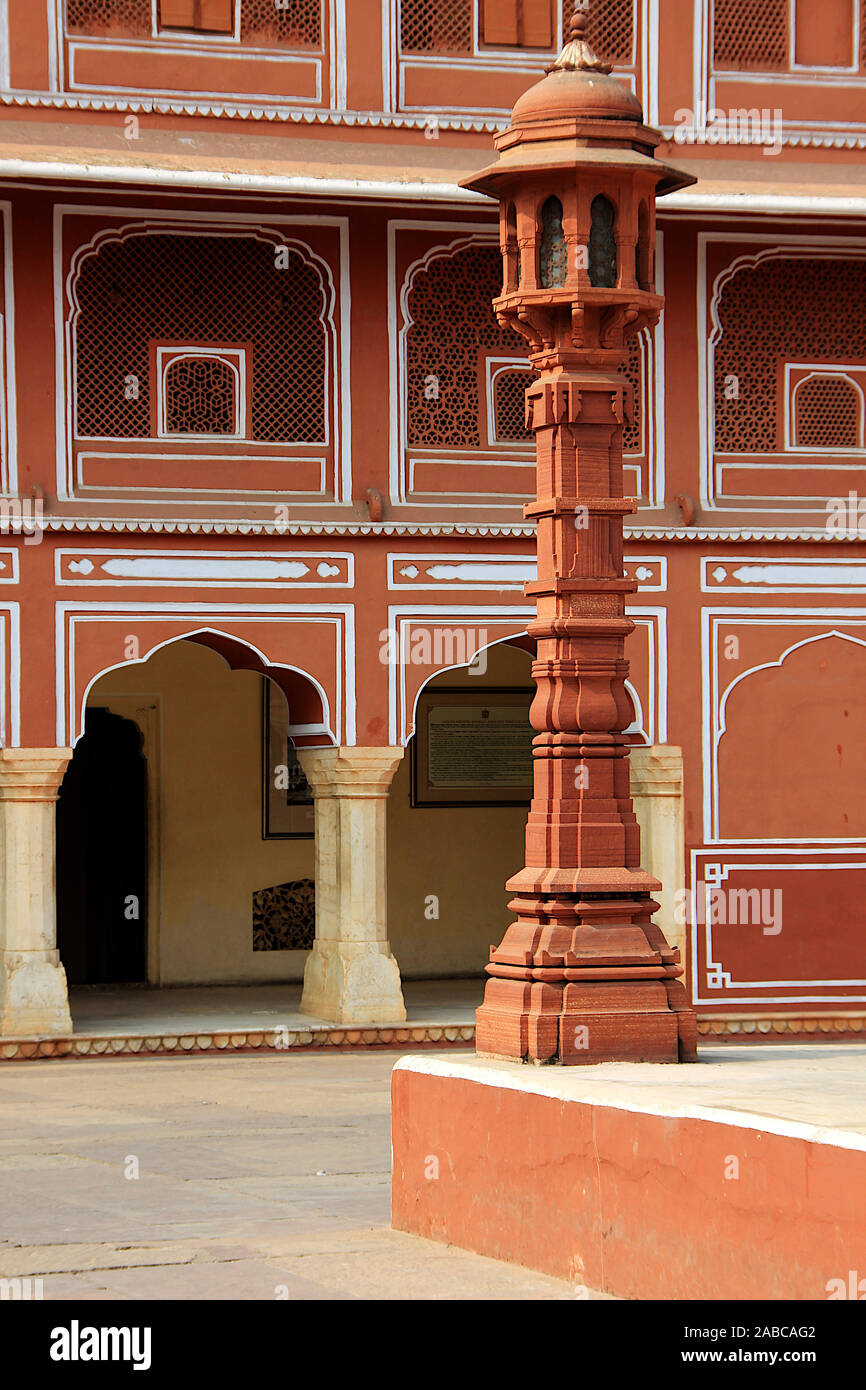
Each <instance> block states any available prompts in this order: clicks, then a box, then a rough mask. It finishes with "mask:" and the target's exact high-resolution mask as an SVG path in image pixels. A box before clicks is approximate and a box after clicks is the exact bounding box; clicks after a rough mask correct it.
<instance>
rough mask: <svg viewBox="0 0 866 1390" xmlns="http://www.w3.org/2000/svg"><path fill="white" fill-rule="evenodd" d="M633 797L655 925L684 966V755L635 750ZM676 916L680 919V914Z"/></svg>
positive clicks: (656, 748)
mask: <svg viewBox="0 0 866 1390" xmlns="http://www.w3.org/2000/svg"><path fill="white" fill-rule="evenodd" d="M629 762H630V764H631V795H632V800H633V802H634V811H635V815H636V816H637V820H638V825H639V826H640V848H641V864H642V865H643V867H644V868H645V869H646V871H647V873H649V874H652V876H653V878H658V879H661V882H662V885H663V887H662V891H661V892H660V893H657V894H656V900H657V902H659V903H660V904H661V910H660V911H659V912H657V913H656V917H655V921H656V922H657V923H658V925H659V926H660V927H661V929H662V931H663V932H664V935H665V937H666V938H667V941H668V944H669V945H670V946H678V947H679V950H680V961H681V964H682V965H683V966H685V964H686V928H685V924H684V923H681V922H678V921H677V913H676V907H677V903H678V902H680V903H681V902H682V898H680V899H678V898H677V892H678V891H681V890H683V889H684V888H685V882H686V874H685V807H684V802H683V750H682V749H681V748H675V747H674V746H673V745H671V744H667V743H656V744H652V745H651V746H649V747H647V746H646V745H643V746H641V745H640V744H637V745H635V747H633V748H632V749H631V752H630V754H629ZM679 915H682V913H680V914H679Z"/></svg>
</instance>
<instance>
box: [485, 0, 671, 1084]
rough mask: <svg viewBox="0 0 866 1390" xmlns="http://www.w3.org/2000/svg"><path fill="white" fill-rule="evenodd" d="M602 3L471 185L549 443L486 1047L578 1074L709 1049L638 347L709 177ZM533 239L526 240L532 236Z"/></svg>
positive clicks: (540, 454) (540, 430) (544, 447)
mask: <svg viewBox="0 0 866 1390" xmlns="http://www.w3.org/2000/svg"><path fill="white" fill-rule="evenodd" d="M585 27H586V15H585V12H577V13H576V14H575V16H574V17H573V19H572V21H571V27H570V34H569V43H568V44H567V45H566V47H565V48H564V50H563V52H562V53H561V54H560V57H559V59H558V60H557V63H556V64H555V65H554V67H553V68H552V69H551V70H550V72H549V74H548V76H547V77H545V78H544V79H543V80H542V81H541V82H540V83H538V84H537V85H536V86H535V87H533V88H530V90H529V91H528V92H527V93H526V94H525V95H524V96H523V97H521V99H520V100H519V101H518V102H517V105H516V106H515V108H514V112H513V114H512V121H511V126H510V128H509V129H508V130H507V131H505V132H503V133H502V134H501V135H500V136H498V137H497V139H496V145H497V147H498V149H499V151H500V158H499V160H498V162H497V163H496V164H495V165H492V166H491V167H490V168H489V169H487V170H484V171H483V172H482V173H481V174H479V175H478V176H477V177H475V178H473V179H472V180H468V181H467V183H468V186H469V187H472V188H476V189H479V190H480V191H482V192H485V193H491V194H493V195H494V196H497V197H498V198H499V199H500V204H501V245H502V251H503V258H504V263H505V274H504V290H503V294H502V295H501V297H500V298H499V299H497V300H496V301H495V308H496V311H497V316H498V317H499V319H500V321H501V322H503V323H506V324H508V325H509V326H511V327H513V328H516V329H517V330H518V331H519V332H521V333H523V334H524V336H525V337H526V338H527V340H528V344H529V354H530V361H531V363H532V365H533V367H534V368H535V369H536V371H537V373H538V378H537V380H536V382H535V383H534V384H533V385H532V386H531V387H530V388H529V390H528V392H527V420H528V423H529V425H530V426H531V428H532V429H533V431H534V433H535V440H536V450H537V486H536V493H537V495H536V501H535V502H533V503H531V504H530V505H529V506H527V507H526V509H525V511H526V515H527V516H532V517H535V518H536V520H537V523H538V542H537V545H538V578H537V580H536V582H535V583H533V584H530V585H528V586H527V593H528V594H531V595H532V596H533V597H534V598H535V599H536V601H537V617H536V619H535V621H534V622H533V623H532V624H531V625H530V628H529V632H530V633H531V635H532V636H533V637H535V639H536V641H537V659H536V661H535V663H534V665H533V668H532V669H533V676H534V678H535V681H536V684H537V687H538V689H537V693H536V696H535V699H534V701H533V704H532V709H531V713H530V718H531V721H532V725H533V728H534V729H536V730H537V731H538V732H537V736H536V738H535V740H534V748H533V758H534V796H533V800H532V806H531V809H530V812H529V819H528V823H527V827H526V867H525V868H524V869H523V870H521V872H520V873H518V874H516V875H515V877H514V878H512V879H510V880H509V882H508V884H507V887H508V888H509V889H510V890H511V891H512V892H513V893H514V898H513V900H512V901H511V902H510V903H509V907H510V908H511V909H512V910H513V911H514V912H515V913H516V916H517V921H516V922H514V923H513V924H512V925H511V926H510V927H509V928H508V930H507V931H506V933H505V937H504V938H503V940H502V942H501V944H500V945H499V946H498V947H496V948H495V949H492V950H491V954H490V964H489V965H488V967H487V972H488V975H489V977H490V978H489V980H488V983H487V986H486V990H485V995H484V1002H483V1004H482V1005H481V1007H480V1008H479V1010H478V1014H477V1033H476V1048H477V1051H478V1052H479V1054H482V1055H490V1056H499V1057H511V1058H521V1059H525V1060H532V1061H536V1062H560V1063H566V1064H575V1063H588V1062H598V1061H606V1060H614V1059H616V1060H620V1059H621V1060H630V1061H668V1062H675V1061H677V1060H680V1061H687V1060H693V1059H694V1057H695V1019H694V1014H693V1012H692V1011H691V1008H690V1007H689V1005H688V1001H687V999H686V994H685V990H684V989H683V986H682V984H681V983H680V979H679V977H680V975H681V974H682V968H681V966H680V963H679V952H678V951H677V950H674V949H672V948H671V947H669V946H668V944H667V942H666V941H665V939H664V937H663V935H662V933H661V931H660V930H659V928H658V927H657V926H655V925H654V923H653V920H652V916H653V912H654V911H655V910H656V908H657V906H658V904H657V903H656V902H655V901H654V899H653V893H654V892H655V891H656V890H658V889H659V888H660V887H661V885H660V883H659V882H658V880H656V879H654V878H651V877H650V876H649V875H648V874H646V873H644V871H643V870H642V869H641V867H640V837H639V831H638V826H637V822H636V820H635V815H634V810H633V807H632V802H631V797H630V794H629V765H628V751H629V750H628V744H627V742H626V739H625V736H624V734H623V730H624V729H625V728H626V727H627V726H628V724H629V722H630V719H631V707H630V702H629V700H628V697H627V695H626V691H625V680H626V676H627V674H628V662H627V660H626V657H625V639H626V637H627V636H628V634H629V633H630V632H631V631H632V628H633V626H634V625H633V623H632V622H631V621H630V620H629V619H628V618H627V617H626V612H625V605H626V597H627V595H628V594H629V593H630V592H631V591H632V590H633V588H634V587H635V586H634V585H633V584H631V583H630V582H629V581H628V580H626V579H625V578H624V577H623V564H622V560H623V516H625V515H627V514H628V513H630V512H632V511H634V510H635V504H634V503H633V502H632V501H631V500H629V499H625V498H624V497H623V468H622V428H623V420H624V418H625V417H626V416H627V414H628V412H629V410H630V407H631V403H630V399H629V386H628V382H627V380H626V378H625V376H624V375H623V368H624V366H625V363H626V360H627V352H628V348H627V338H628V336H629V335H630V334H631V333H636V332H638V331H639V330H640V329H641V328H643V327H645V326H648V325H652V324H653V323H655V322H656V320H657V319H658V315H659V313H660V311H661V307H662V299H661V296H660V295H657V294H656V293H655V290H654V283H653V281H654V275H653V271H652V265H653V245H652V241H653V237H654V224H655V219H654V211H653V209H654V199H655V196H656V193H657V192H659V191H670V190H671V189H673V188H677V187H682V186H683V185H684V184H686V183H690V182H692V180H691V179H690V178H689V177H688V176H687V175H686V176H682V175H679V174H678V173H677V171H675V170H672V169H670V168H667V167H665V166H664V165H662V164H661V163H659V162H658V161H657V160H656V159H655V158H654V149H655V146H656V145H657V144H658V142H659V139H660V137H659V136H658V135H657V133H656V132H654V131H651V130H649V129H648V128H647V127H646V126H644V125H643V124H642V113H641V109H640V105H639V103H638V102H637V100H636V98H635V97H633V96H632V94H631V92H630V91H629V90H628V89H627V88H626V87H625V86H624V85H623V84H622V83H620V82H618V81H616V79H614V78H612V77H610V76H609V72H610V69H609V68H607V67H606V66H605V65H603V64H601V63H600V62H599V61H598V59H597V58H596V57H595V56H594V54H593V53H592V52H591V50H590V49H589V48H588V46H587V44H586V42H585V38H584V34H585ZM515 233H516V235H515Z"/></svg>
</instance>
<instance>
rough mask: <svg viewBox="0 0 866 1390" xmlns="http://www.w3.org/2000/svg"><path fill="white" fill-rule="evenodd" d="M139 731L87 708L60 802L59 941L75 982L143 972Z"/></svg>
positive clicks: (136, 977)
mask: <svg viewBox="0 0 866 1390" xmlns="http://www.w3.org/2000/svg"><path fill="white" fill-rule="evenodd" d="M141 742H142V738H141V730H140V729H139V727H138V725H137V724H135V723H134V722H133V720H131V719H125V718H123V717H122V716H121V715H118V714H113V713H111V712H110V711H109V710H107V709H104V708H100V707H98V706H97V707H93V708H90V709H88V710H87V714H86V720H85V731H84V736H83V738H81V739H80V740H79V742H78V745H77V746H76V749H75V753H74V755H73V757H72V761H71V762H70V764H69V767H68V769H67V771H66V775H65V777H64V779H63V783H62V785H61V788H60V796H59V800H58V803H57V944H58V947H59V950H60V958H61V960H62V961H63V964H64V966H65V968H66V975H67V979H68V981H69V983H70V984H71V985H85V984H86V985H94V984H137V983H141V982H143V981H144V980H145V978H146V958H147V957H146V922H147V903H146V895H147V764H146V762H145V759H144V757H143V755H142V751H141Z"/></svg>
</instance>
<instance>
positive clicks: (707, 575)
mask: <svg viewBox="0 0 866 1390" xmlns="http://www.w3.org/2000/svg"><path fill="white" fill-rule="evenodd" d="M860 539H861V540H864V541H866V535H864V536H861V538H860ZM701 592H702V593H704V594H711V593H712V594H718V593H723V592H728V593H730V592H738V593H749V592H751V593H757V592H760V593H762V594H804V593H811V592H815V593H820V594H866V557H864V559H863V560H862V561H857V560H854V561H851V560H848V561H846V560H833V559H829V560H810V559H804V558H803V557H802V556H795V557H792V558H783V557H782V556H779V557H778V558H777V557H776V556H774V557H773V558H772V559H770V558H768V557H765V556H754V555H725V556H715V557H713V556H708V555H704V556H702V557H701ZM839 616H840V617H841V616H843V615H842V614H840V615H839Z"/></svg>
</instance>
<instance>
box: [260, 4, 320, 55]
mask: <svg viewBox="0 0 866 1390" xmlns="http://www.w3.org/2000/svg"><path fill="white" fill-rule="evenodd" d="M241 43H249V44H256V45H258V46H259V47H262V48H271V47H274V48H319V47H320V46H321V43H322V7H321V3H320V0H290V4H289V8H288V9H287V10H278V9H277V8H276V6H275V5H274V0H241Z"/></svg>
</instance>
